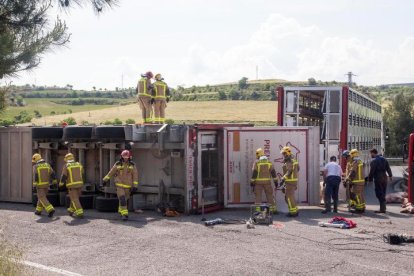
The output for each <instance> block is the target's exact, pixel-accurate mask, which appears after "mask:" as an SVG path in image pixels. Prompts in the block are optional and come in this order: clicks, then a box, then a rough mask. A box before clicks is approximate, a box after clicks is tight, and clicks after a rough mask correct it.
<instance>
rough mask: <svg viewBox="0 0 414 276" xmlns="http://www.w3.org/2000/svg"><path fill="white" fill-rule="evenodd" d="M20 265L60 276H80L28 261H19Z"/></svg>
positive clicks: (79, 275)
mask: <svg viewBox="0 0 414 276" xmlns="http://www.w3.org/2000/svg"><path fill="white" fill-rule="evenodd" d="M20 263H22V264H24V265H27V266H31V267H34V268H38V269H43V270H46V271H50V272H56V273H58V274H60V275H65V276H82V275H81V274H78V273H75V272H70V271H67V270H63V269H60V268H56V267H51V266H46V265H42V264H38V263H33V262H30V261H20Z"/></svg>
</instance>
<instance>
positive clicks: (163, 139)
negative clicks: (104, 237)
mask: <svg viewBox="0 0 414 276" xmlns="http://www.w3.org/2000/svg"><path fill="white" fill-rule="evenodd" d="M318 137H319V129H318V128H317V127H253V126H252V125H249V124H196V125H144V126H140V125H126V126H67V127H65V128H60V127H7V128H0V155H1V158H0V173H1V177H0V201H9V202H26V203H30V202H35V201H36V200H37V199H36V194H35V193H32V190H31V187H32V170H31V156H32V154H33V153H36V152H37V153H40V154H42V156H43V158H44V159H45V160H46V161H47V162H49V163H51V165H52V167H53V168H54V169H55V170H56V173H57V176H58V177H60V173H61V170H62V168H63V165H64V160H63V158H64V156H65V154H66V153H68V152H71V153H73V154H74V155H75V158H76V159H77V160H78V161H79V162H81V163H82V165H83V166H84V181H85V185H84V187H83V193H82V196H81V203H82V205H83V207H84V208H85V209H88V208H95V209H97V210H98V211H104V212H116V211H117V209H118V201H117V198H116V190H115V185H114V183H113V182H111V184H110V185H109V186H108V187H102V179H103V177H104V176H105V175H106V173H107V172H108V171H109V170H110V168H111V167H112V166H113V164H114V163H115V162H116V161H117V160H118V159H119V155H120V153H121V151H122V150H124V149H129V150H130V151H131V152H132V157H133V161H134V162H135V163H136V164H137V168H138V173H139V185H138V193H136V194H134V195H133V196H132V200H130V204H129V208H130V209H131V210H133V209H155V208H157V207H158V206H160V205H162V206H170V207H172V208H174V209H176V210H178V211H180V212H185V213H199V212H200V211H201V208H204V210H205V211H214V210H218V209H222V208H224V207H240V206H247V205H249V204H251V203H252V202H253V200H254V198H253V193H252V192H251V190H250V185H249V180H250V177H251V167H252V164H253V162H254V158H255V150H256V148H258V147H262V148H264V149H265V153H266V155H268V157H269V158H270V160H271V161H272V162H274V164H275V167H276V170H277V171H278V172H279V173H280V172H281V155H280V153H279V151H280V147H281V146H285V145H288V146H291V147H292V148H293V151H294V154H295V157H296V158H297V159H298V160H299V164H300V167H301V170H300V178H299V179H300V180H299V188H298V192H297V199H298V202H300V203H301V204H305V205H312V204H318V193H319V170H318V168H319V167H318V166H319V155H318V147H317V146H315V145H318ZM48 198H49V200H50V201H51V203H52V204H54V205H55V206H68V204H69V198H68V196H67V195H66V192H60V191H58V190H57V188H56V187H51V188H50V190H49V195H48ZM282 200H283V198H282V195H278V196H277V201H282ZM279 203H280V202H279Z"/></svg>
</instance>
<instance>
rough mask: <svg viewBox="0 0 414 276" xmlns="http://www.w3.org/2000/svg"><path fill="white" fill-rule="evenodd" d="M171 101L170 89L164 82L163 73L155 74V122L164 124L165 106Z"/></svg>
mask: <svg viewBox="0 0 414 276" xmlns="http://www.w3.org/2000/svg"><path fill="white" fill-rule="evenodd" d="M169 101H170V89H169V88H168V85H167V84H166V83H165V82H164V78H163V77H162V76H161V74H156V75H155V83H154V100H153V103H154V123H156V124H163V123H164V122H165V108H166V107H167V103H168V102H169Z"/></svg>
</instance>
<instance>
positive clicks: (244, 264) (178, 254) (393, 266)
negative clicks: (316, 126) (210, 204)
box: [0, 187, 414, 275]
mask: <svg viewBox="0 0 414 276" xmlns="http://www.w3.org/2000/svg"><path fill="white" fill-rule="evenodd" d="M367 195H368V202H369V203H370V204H369V205H368V206H367V213H366V214H365V215H363V216H360V215H352V214H349V213H347V212H346V210H345V206H344V205H342V206H341V207H340V214H339V215H341V216H344V217H347V218H351V219H353V220H354V221H355V222H356V223H357V224H358V226H357V228H354V229H349V230H345V229H333V228H322V227H319V226H318V222H320V221H324V222H327V221H328V220H329V218H331V217H332V216H333V215H332V214H330V215H323V214H321V213H320V211H321V210H322V209H321V208H319V207H306V208H305V207H302V208H301V211H300V216H299V217H298V218H294V219H291V218H287V217H285V216H283V215H278V216H275V218H274V221H275V223H277V225H278V226H279V227H280V228H279V229H276V228H273V227H269V226H256V228H255V229H247V227H246V225H244V224H232V225H217V226H214V227H206V226H204V225H203V224H202V223H201V221H200V219H201V217H200V216H181V217H178V218H164V217H162V216H160V215H158V214H157V213H155V212H151V211H146V212H145V213H143V214H131V215H130V219H131V220H130V221H128V222H123V221H121V220H120V219H119V218H118V216H117V214H108V213H99V212H97V211H94V210H86V217H85V219H83V220H78V219H73V218H71V217H69V216H67V215H66V212H65V210H64V209H63V208H58V209H57V213H56V217H55V218H54V219H52V220H51V219H49V218H47V217H46V216H44V217H41V218H39V217H37V216H35V215H34V214H33V211H34V208H33V207H32V206H31V205H25V204H10V203H0V232H1V234H2V235H1V236H3V237H4V238H6V239H7V240H8V241H9V242H12V243H14V244H16V245H18V246H19V247H20V248H21V249H22V250H23V251H24V259H25V260H26V261H29V262H30V263H27V264H29V266H27V270H26V272H25V274H29V273H30V274H32V275H327V274H335V275H351V274H354V275H355V274H357V275H413V271H414V244H405V245H401V246H395V245H389V244H386V243H384V242H383V240H382V234H385V233H400V234H401V233H407V234H409V235H414V216H412V215H406V214H400V213H399V209H400V207H399V205H398V204H395V205H389V206H388V210H389V212H388V213H387V214H385V215H377V214H375V213H374V212H373V210H376V209H377V208H378V206H377V203H376V200H375V197H374V196H373V191H372V187H369V188H368V190H367ZM248 216H249V211H248V210H224V211H221V212H216V213H212V214H208V215H207V218H208V219H212V218H218V217H220V218H227V219H247V218H248ZM36 266H37V268H34V267H36ZM39 266H42V267H40V268H39ZM57 269H60V270H59V271H58V270H57Z"/></svg>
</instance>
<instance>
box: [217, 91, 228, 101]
mask: <svg viewBox="0 0 414 276" xmlns="http://www.w3.org/2000/svg"><path fill="white" fill-rule="evenodd" d="M218 97H219V100H220V101H223V100H227V95H226V93H224V91H219V92H218Z"/></svg>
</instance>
